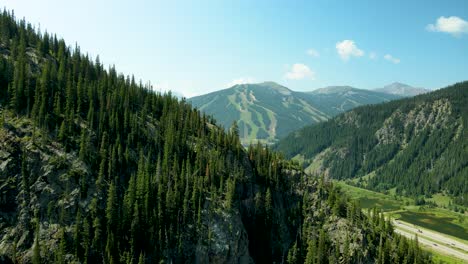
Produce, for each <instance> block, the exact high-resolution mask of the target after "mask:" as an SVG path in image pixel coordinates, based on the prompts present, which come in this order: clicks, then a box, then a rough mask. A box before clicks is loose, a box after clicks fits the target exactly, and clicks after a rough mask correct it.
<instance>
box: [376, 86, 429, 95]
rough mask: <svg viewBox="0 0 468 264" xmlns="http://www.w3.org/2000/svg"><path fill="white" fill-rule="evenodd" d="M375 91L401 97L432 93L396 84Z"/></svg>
mask: <svg viewBox="0 0 468 264" xmlns="http://www.w3.org/2000/svg"><path fill="white" fill-rule="evenodd" d="M374 91H376V92H380V93H387V94H394V95H399V96H401V97H411V96H416V95H419V94H425V93H428V92H430V90H428V89H424V88H417V87H412V86H409V85H407V84H404V83H399V82H394V83H391V84H389V85H386V86H384V87H382V88H377V89H375V90H374Z"/></svg>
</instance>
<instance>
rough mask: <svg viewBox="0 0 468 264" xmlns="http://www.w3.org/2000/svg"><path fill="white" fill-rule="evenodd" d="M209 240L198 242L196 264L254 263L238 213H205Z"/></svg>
mask: <svg viewBox="0 0 468 264" xmlns="http://www.w3.org/2000/svg"><path fill="white" fill-rule="evenodd" d="M203 222H204V226H205V227H206V229H207V230H206V232H208V234H209V235H208V240H198V242H197V246H196V256H195V260H196V263H233V264H234V263H253V260H252V258H251V257H250V255H249V239H248V235H247V231H246V230H245V228H244V225H243V224H242V220H241V216H240V214H239V212H238V211H224V210H218V211H216V212H213V213H211V214H210V213H208V212H207V210H204V211H203Z"/></svg>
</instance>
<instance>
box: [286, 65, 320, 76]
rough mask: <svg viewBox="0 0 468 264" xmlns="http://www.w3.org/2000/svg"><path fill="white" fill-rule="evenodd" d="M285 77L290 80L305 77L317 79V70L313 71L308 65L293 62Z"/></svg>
mask: <svg viewBox="0 0 468 264" xmlns="http://www.w3.org/2000/svg"><path fill="white" fill-rule="evenodd" d="M284 77H285V78H286V79H289V80H301V79H304V78H309V79H312V80H315V72H313V71H312V70H311V69H310V68H309V67H308V66H307V65H304V64H301V63H296V64H293V66H292V67H291V68H290V69H289V71H288V72H287V73H286V74H285V75H284Z"/></svg>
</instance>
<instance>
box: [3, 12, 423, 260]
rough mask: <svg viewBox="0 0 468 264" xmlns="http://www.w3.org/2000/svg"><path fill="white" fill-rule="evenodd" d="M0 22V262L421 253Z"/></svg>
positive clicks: (120, 81)
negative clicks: (1, 51)
mask: <svg viewBox="0 0 468 264" xmlns="http://www.w3.org/2000/svg"><path fill="white" fill-rule="evenodd" d="M0 32H1V34H2V35H0V39H1V41H2V42H1V43H0V45H1V47H2V50H3V51H7V52H5V53H3V54H6V56H2V57H0V73H1V74H0V93H1V97H0V117H1V119H0V191H1V192H0V262H1V263H132V264H133V263H252V262H257V263H273V262H276V263H280V262H285V261H287V262H288V263H303V262H304V261H307V262H309V263H310V262H317V263H337V262H339V261H342V260H344V261H345V262H350V263H353V262H355V263H356V262H362V263H372V262H375V261H377V260H378V261H379V262H381V263H382V261H383V260H387V259H388V260H389V261H391V262H399V260H403V259H405V261H406V262H408V263H414V262H417V263H431V259H430V256H428V255H426V254H425V253H424V252H421V250H420V249H419V247H418V245H417V243H415V242H412V241H408V240H406V239H404V238H402V237H400V236H398V235H396V234H394V233H393V231H392V227H391V225H390V224H389V222H387V221H385V219H384V218H383V217H379V214H378V213H377V212H374V213H373V214H372V217H367V216H366V215H364V214H363V213H362V212H361V209H360V208H359V207H357V206H356V205H355V204H353V203H350V202H349V201H348V200H347V199H346V197H344V196H343V195H342V194H341V193H340V191H339V190H338V189H337V188H335V187H334V186H333V185H332V184H331V183H330V182H327V181H326V180H324V179H320V180H319V179H316V178H307V177H305V175H304V174H303V172H302V171H301V169H300V168H298V167H297V166H296V165H295V164H294V163H291V162H288V161H286V160H284V159H282V158H281V156H280V155H279V154H277V153H275V152H271V151H270V150H269V149H268V148H265V147H264V146H262V145H257V146H252V147H250V148H249V149H248V150H247V151H246V150H244V149H243V148H242V146H241V145H240V142H239V137H238V134H237V133H238V131H237V130H236V129H232V130H230V131H228V132H226V131H224V130H223V129H222V128H220V127H218V126H216V125H215V124H214V120H212V119H211V118H209V117H207V116H205V115H203V114H201V113H200V112H199V111H197V110H195V109H193V108H192V107H191V106H190V105H189V104H187V103H186V102H185V101H179V100H177V99H176V98H174V97H172V96H170V95H168V94H165V95H161V94H158V93H155V92H153V91H152V89H150V88H151V87H147V86H142V85H138V84H136V82H135V81H134V80H133V79H132V78H130V77H127V78H126V77H124V76H123V75H122V74H117V71H116V70H115V69H114V68H111V69H109V70H104V69H103V67H102V64H101V63H100V62H99V61H96V62H93V61H91V60H90V59H89V58H88V57H87V56H84V55H82V54H81V53H80V51H79V48H76V49H74V50H73V51H72V50H71V49H70V48H69V47H67V46H66V44H65V42H64V41H63V40H60V41H59V40H56V38H55V37H53V38H50V37H49V35H47V34H44V35H43V36H41V35H39V34H37V33H36V32H35V31H34V30H33V29H32V27H31V26H30V25H27V24H25V22H24V21H22V22H20V23H18V22H16V21H15V19H14V17H13V16H12V15H11V14H10V13H8V12H6V11H5V12H4V13H3V14H1V15H0ZM397 248H398V250H397Z"/></svg>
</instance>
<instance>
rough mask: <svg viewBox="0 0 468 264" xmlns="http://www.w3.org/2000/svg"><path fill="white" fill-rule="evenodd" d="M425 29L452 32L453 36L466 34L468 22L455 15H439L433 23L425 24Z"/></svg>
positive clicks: (467, 32)
mask: <svg viewBox="0 0 468 264" xmlns="http://www.w3.org/2000/svg"><path fill="white" fill-rule="evenodd" d="M426 30H428V31H433V32H444V33H448V34H452V35H453V36H459V35H461V34H463V33H466V34H468V22H467V21H465V20H463V19H461V18H459V17H457V16H451V17H444V16H441V17H439V18H438V19H437V21H436V23H435V25H434V24H429V25H427V26H426Z"/></svg>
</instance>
